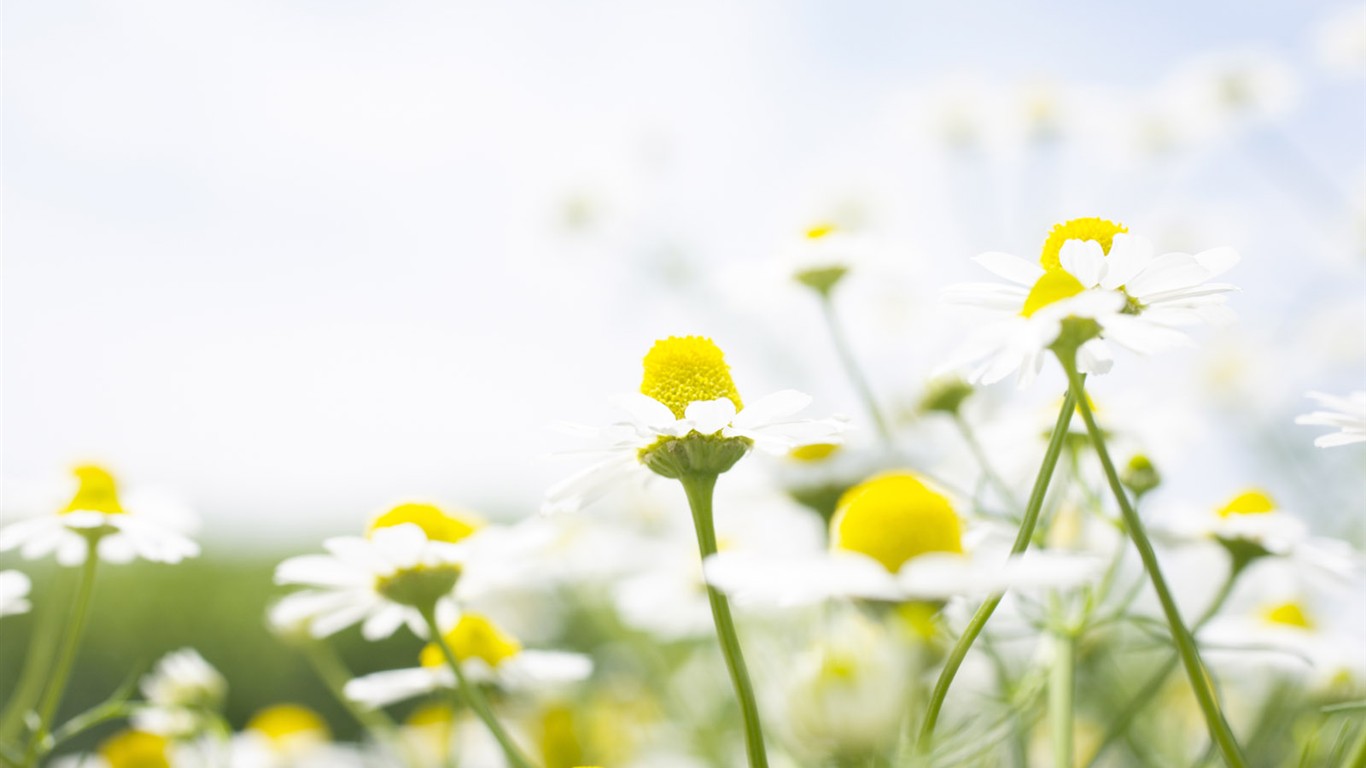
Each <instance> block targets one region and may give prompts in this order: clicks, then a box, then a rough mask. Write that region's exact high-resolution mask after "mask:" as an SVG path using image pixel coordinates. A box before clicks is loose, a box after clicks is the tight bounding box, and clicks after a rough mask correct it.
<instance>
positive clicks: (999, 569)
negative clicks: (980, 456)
mask: <svg viewBox="0 0 1366 768" xmlns="http://www.w3.org/2000/svg"><path fill="white" fill-rule="evenodd" d="M1097 567H1098V563H1097V561H1096V560H1094V559H1093V558H1091V557H1086V556H1079V555H1066V554H1061V553H1054V552H1042V551H1040V552H1031V553H1029V554H1026V555H1023V556H1019V557H1008V556H1005V555H1004V554H1002V553H1000V552H995V551H992V549H991V548H990V547H980V548H971V549H970V548H968V547H966V546H965V544H964V536H963V521H962V518H960V517H959V515H958V512H957V511H956V510H955V509H954V507H953V504H952V503H951V502H950V501H949V499H948V498H947V497H946V496H945V495H943V494H942V493H940V492H938V491H936V490H934V489H933V488H931V487H930V486H929V485H927V484H926V483H925V482H924V481H923V480H922V479H921V478H919V477H918V476H916V475H915V474H913V473H911V472H904V471H899V472H887V473H883V474H880V475H877V476H875V477H873V478H870V479H869V480H866V481H864V482H862V483H860V484H859V485H856V486H854V487H853V488H851V489H849V491H848V492H846V493H845V494H844V496H843V497H842V498H841V499H840V503H839V506H838V507H837V508H836V510H835V516H834V518H833V519H832V520H831V521H830V551H829V552H828V553H815V554H812V555H799V556H793V557H787V558H775V557H768V556H762V555H756V554H752V553H744V552H722V553H720V554H718V555H714V556H712V557H710V558H708V559H707V562H706V575H707V581H708V583H710V584H712V585H713V586H715V587H717V588H718V589H720V590H722V591H724V592H727V593H730V594H731V595H732V596H734V597H735V598H736V599H737V600H740V601H744V602H751V603H757V604H776V605H798V604H803V603H810V602H817V601H821V600H828V599H833V598H864V599H869V600H880V601H889V602H905V601H911V600H941V599H947V598H949V597H953V596H957V595H983V594H990V593H993V592H1002V591H1005V590H1007V589H1012V588H1052V587H1067V586H1073V585H1075V584H1078V583H1081V582H1083V581H1085V580H1086V579H1088V578H1090V577H1091V576H1092V575H1093V574H1094V573H1095V571H1096V570H1097Z"/></svg>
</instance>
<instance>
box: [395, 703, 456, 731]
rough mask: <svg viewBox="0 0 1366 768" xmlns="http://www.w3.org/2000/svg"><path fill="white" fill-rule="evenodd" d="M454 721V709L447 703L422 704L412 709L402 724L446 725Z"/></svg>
mask: <svg viewBox="0 0 1366 768" xmlns="http://www.w3.org/2000/svg"><path fill="white" fill-rule="evenodd" d="M454 722H455V710H453V709H451V706H450V705H449V704H423V705H422V706H420V707H418V708H417V709H415V710H413V712H412V714H410V715H408V718H407V719H406V720H404V721H403V723H404V725H412V726H419V727H420V726H424V725H443V726H448V725H450V724H452V723H454Z"/></svg>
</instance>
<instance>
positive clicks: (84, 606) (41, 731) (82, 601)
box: [24, 533, 100, 767]
mask: <svg viewBox="0 0 1366 768" xmlns="http://www.w3.org/2000/svg"><path fill="white" fill-rule="evenodd" d="M99 543H100V534H98V533H96V534H92V535H90V536H89V538H88V541H87V545H86V554H85V563H84V564H82V565H81V581H80V586H78V587H77V589H76V599H75V601H74V602H73V603H72V606H71V617H70V618H69V619H68V620H67V624H66V633H65V634H64V635H63V636H62V644H61V650H59V651H58V652H57V665H56V666H55V667H53V669H52V676H51V677H50V678H48V681H47V689H46V690H44V691H43V698H42V701H41V702H40V703H39V705H38V730H36V731H34V732H33V736H32V737H30V738H29V742H28V749H27V750H26V751H25V752H24V765H25V766H29V767H31V766H34V765H37V763H38V758H39V756H40V755H41V754H45V753H46V751H47V749H48V747H47V745H46V742H47V741H48V736H49V734H50V733H51V732H52V718H53V716H55V715H56V714H57V706H58V705H59V704H61V703H62V694H63V693H65V692H66V683H67V679H68V678H70V677H71V667H72V665H73V664H74V663H75V661H76V649H77V648H79V647H80V644H81V635H82V634H84V633H85V622H86V619H87V618H89V617H90V602H91V597H92V596H93V595H94V593H95V566H97V565H99V562H100V557H99V552H98V550H99Z"/></svg>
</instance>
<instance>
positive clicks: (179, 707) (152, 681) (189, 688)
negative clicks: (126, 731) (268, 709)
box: [133, 648, 228, 738]
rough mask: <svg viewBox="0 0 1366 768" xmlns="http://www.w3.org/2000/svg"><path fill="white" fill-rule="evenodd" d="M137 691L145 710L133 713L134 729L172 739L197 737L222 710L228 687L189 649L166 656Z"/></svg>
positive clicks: (209, 666) (218, 675)
mask: <svg viewBox="0 0 1366 768" xmlns="http://www.w3.org/2000/svg"><path fill="white" fill-rule="evenodd" d="M139 688H140V689H141V690H142V695H143V696H144V697H145V699H146V702H147V706H146V707H144V708H141V709H138V710H137V711H136V712H134V713H133V724H134V725H135V726H137V727H138V729H140V730H143V731H147V732H149V733H155V734H159V735H162V736H169V737H173V738H183V737H188V736H193V735H195V734H196V733H200V732H201V731H203V730H204V729H205V727H206V725H207V724H208V723H209V722H210V721H211V720H213V719H214V718H215V717H216V715H217V712H218V711H219V710H220V709H221V708H222V706H223V700H224V698H225V697H226V695H227V690H228V683H227V681H226V680H224V679H223V676H222V675H221V674H219V672H218V670H216V669H214V668H213V665H212V664H210V663H209V662H207V661H205V660H204V657H203V656H200V655H199V653H198V652H197V651H195V650H194V649H193V648H182V649H180V650H178V651H173V652H171V653H168V654H166V655H165V656H163V657H162V658H161V660H160V661H158V662H157V665H156V667H155V668H154V669H153V670H152V672H151V674H149V675H147V676H145V677H143V678H142V681H141V683H140V684H139Z"/></svg>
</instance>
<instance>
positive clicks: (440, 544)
mask: <svg viewBox="0 0 1366 768" xmlns="http://www.w3.org/2000/svg"><path fill="white" fill-rule="evenodd" d="M478 527H479V523H477V522H475V521H472V520H469V519H466V518H462V517H457V516H453V515H449V514H447V513H446V512H443V511H442V510H441V509H439V508H437V507H436V506H434V505H431V504H422V503H406V504H400V505H398V506H396V507H394V508H393V509H391V510H389V511H388V512H385V513H384V514H382V515H380V516H379V517H377V518H376V519H375V520H374V521H373V522H372V523H371V524H370V526H369V528H368V529H367V531H366V534H365V535H364V536H343V537H337V538H332V539H328V540H327V541H324V542H323V548H324V549H326V550H327V551H328V554H326V555H303V556H300V557H293V558H290V559H288V560H286V561H284V562H283V563H280V565H279V567H278V568H276V569H275V582H276V583H277V584H300V585H304V586H307V587H311V589H307V590H304V591H301V592H296V593H294V594H291V595H287V596H285V597H284V598H283V599H281V600H280V602H278V603H276V604H275V606H274V607H273V608H272V609H271V612H270V622H271V624H272V625H273V626H276V627H280V628H284V627H292V626H298V625H300V624H302V623H306V624H307V626H308V631H309V633H310V634H312V635H313V636H314V637H327V636H328V635H331V634H334V633H336V632H339V631H341V630H343V629H345V628H346V627H349V626H351V625H352V624H355V623H357V622H364V623H363V624H362V626H361V633H362V634H363V635H364V636H365V637H366V638H367V639H369V640H377V639H380V638H383V637H388V636H390V635H392V634H393V633H394V631H395V630H397V629H398V628H399V627H400V626H401V625H403V624H404V623H407V625H408V627H409V628H410V629H412V631H413V632H414V633H415V634H417V635H418V636H419V637H426V636H427V629H426V623H425V620H424V619H423V617H422V613H421V610H420V608H422V607H423V606H425V605H427V604H428V603H433V602H434V603H435V604H436V609H437V614H438V616H440V617H444V618H446V619H448V620H453V618H454V616H455V611H456V608H455V603H454V597H453V591H454V589H455V587H456V584H457V582H458V581H459V579H460V575H461V572H462V570H463V568H462V563H463V562H464V561H465V558H466V553H467V548H466V547H465V546H464V544H465V543H466V542H465V540H466V539H468V538H469V537H470V536H471V535H472V534H473V533H474V532H475V531H476V529H477V528H478Z"/></svg>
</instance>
